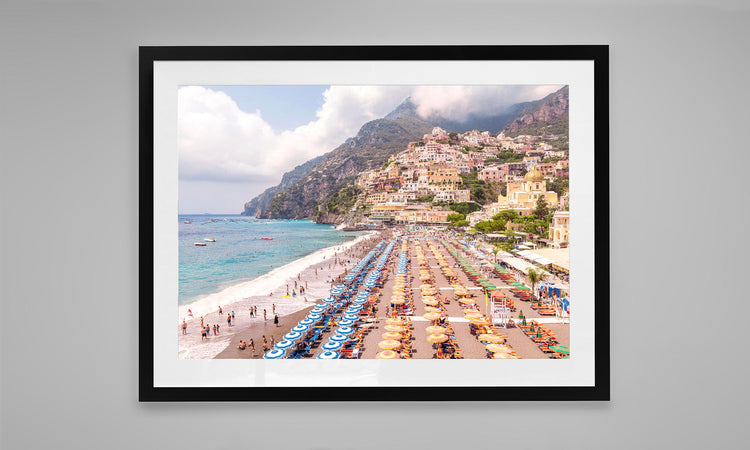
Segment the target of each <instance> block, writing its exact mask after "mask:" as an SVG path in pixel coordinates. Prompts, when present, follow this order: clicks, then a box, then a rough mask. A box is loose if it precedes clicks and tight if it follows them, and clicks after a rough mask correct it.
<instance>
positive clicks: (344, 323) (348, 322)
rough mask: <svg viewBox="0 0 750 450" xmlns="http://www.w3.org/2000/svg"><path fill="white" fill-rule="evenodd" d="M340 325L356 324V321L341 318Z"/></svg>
mask: <svg viewBox="0 0 750 450" xmlns="http://www.w3.org/2000/svg"><path fill="white" fill-rule="evenodd" d="M338 325H339V326H340V327H349V326H352V325H354V321H353V320H349V319H341V320H339V322H338Z"/></svg>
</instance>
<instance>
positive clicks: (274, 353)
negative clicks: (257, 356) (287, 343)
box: [263, 348, 286, 359]
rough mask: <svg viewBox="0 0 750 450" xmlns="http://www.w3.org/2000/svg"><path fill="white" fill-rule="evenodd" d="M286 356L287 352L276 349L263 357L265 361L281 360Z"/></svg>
mask: <svg viewBox="0 0 750 450" xmlns="http://www.w3.org/2000/svg"><path fill="white" fill-rule="evenodd" d="M285 355H286V352H285V351H284V350H282V349H280V348H275V349H273V350H270V351H267V352H266V354H265V355H263V359H280V358H283V357H284V356H285Z"/></svg>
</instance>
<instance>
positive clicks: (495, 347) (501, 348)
mask: <svg viewBox="0 0 750 450" xmlns="http://www.w3.org/2000/svg"><path fill="white" fill-rule="evenodd" d="M485 348H487V350H489V351H491V352H492V353H512V352H513V350H512V349H511V348H510V347H507V346H505V345H500V344H487V345H486V346H485Z"/></svg>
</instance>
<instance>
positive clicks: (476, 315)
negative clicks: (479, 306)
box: [464, 311, 484, 320]
mask: <svg viewBox="0 0 750 450" xmlns="http://www.w3.org/2000/svg"><path fill="white" fill-rule="evenodd" d="M464 314H466V318H467V319H469V320H471V319H481V318H482V317H484V315H483V314H482V313H480V312H479V311H464Z"/></svg>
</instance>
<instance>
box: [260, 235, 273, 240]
mask: <svg viewBox="0 0 750 450" xmlns="http://www.w3.org/2000/svg"><path fill="white" fill-rule="evenodd" d="M261 239H263V240H264V241H272V240H273V238H272V237H268V236H263V237H261Z"/></svg>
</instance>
